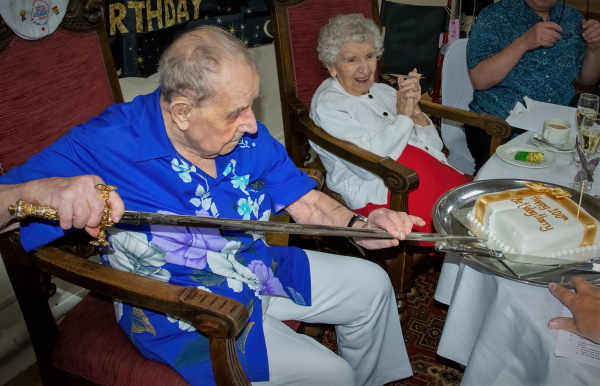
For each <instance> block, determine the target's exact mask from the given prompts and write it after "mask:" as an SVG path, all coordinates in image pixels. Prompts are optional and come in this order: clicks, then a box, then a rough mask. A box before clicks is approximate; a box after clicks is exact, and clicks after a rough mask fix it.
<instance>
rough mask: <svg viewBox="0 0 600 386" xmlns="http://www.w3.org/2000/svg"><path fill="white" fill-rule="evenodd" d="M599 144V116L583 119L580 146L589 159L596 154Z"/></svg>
mask: <svg viewBox="0 0 600 386" xmlns="http://www.w3.org/2000/svg"><path fill="white" fill-rule="evenodd" d="M599 142H600V121H599V120H598V116H595V117H593V118H590V117H589V116H585V117H583V118H582V121H581V127H580V131H579V144H580V146H581V150H583V151H584V152H585V155H586V156H587V158H588V159H590V157H591V156H592V155H594V153H596V149H597V148H598V143H599Z"/></svg>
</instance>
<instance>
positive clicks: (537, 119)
mask: <svg viewBox="0 0 600 386" xmlns="http://www.w3.org/2000/svg"><path fill="white" fill-rule="evenodd" d="M524 99H525V104H526V105H527V106H523V105H522V104H521V103H520V102H517V104H516V105H515V107H514V108H513V110H512V111H511V113H510V115H509V116H508V118H506V122H508V124H509V125H511V126H513V127H518V128H520V129H523V130H528V131H542V127H543V126H544V121H545V120H546V119H548V118H559V119H562V120H563V121H567V122H570V123H571V132H574V129H575V115H576V113H577V109H575V108H574V107H569V106H560V105H555V104H552V103H545V102H540V101H534V100H533V99H530V98H527V97H525V98H524Z"/></svg>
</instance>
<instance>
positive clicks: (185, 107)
mask: <svg viewBox="0 0 600 386" xmlns="http://www.w3.org/2000/svg"><path fill="white" fill-rule="evenodd" d="M169 108H170V110H171V117H172V119H173V122H175V124H176V125H177V127H179V129H180V130H183V131H185V130H187V129H188V126H189V118H190V113H191V111H192V103H191V102H190V100H189V99H187V98H186V97H181V96H178V97H175V98H174V99H173V100H172V101H171V103H170V104H169Z"/></svg>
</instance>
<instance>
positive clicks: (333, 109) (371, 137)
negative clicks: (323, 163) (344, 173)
mask: <svg viewBox="0 0 600 386" xmlns="http://www.w3.org/2000/svg"><path fill="white" fill-rule="evenodd" d="M392 92H394V91H393V90H392ZM356 109H360V110H359V111H354V110H356ZM350 111H352V112H353V114H355V116H356V118H354V116H352V115H351V114H350ZM371 114H372V112H370V111H368V110H366V109H365V108H364V107H363V106H361V105H360V104H352V103H351V102H350V101H349V99H348V97H345V96H343V95H341V94H339V93H334V92H325V93H323V94H321V95H320V96H319V100H318V101H317V103H316V104H314V106H313V108H312V110H311V118H312V119H313V120H314V121H315V123H316V124H317V125H319V126H320V127H322V128H323V130H325V131H326V132H327V133H329V134H331V135H332V136H334V137H336V138H339V139H342V140H344V141H348V142H351V143H353V144H355V145H356V146H359V147H361V148H363V149H365V150H368V151H370V152H373V153H375V154H377V155H380V156H382V157H388V156H391V157H394V156H395V157H398V156H399V155H400V154H402V151H403V150H404V148H405V147H406V144H407V143H408V140H409V138H410V135H411V132H412V128H413V122H412V120H411V119H410V118H408V117H406V116H396V118H395V120H394V121H393V122H392V123H390V124H389V125H386V126H384V127H377V126H376V125H374V124H373V125H370V126H368V127H366V126H364V125H363V122H364V121H366V119H367V118H368V117H369V116H371ZM339 161H340V162H341V163H342V164H344V166H345V167H346V168H347V169H348V170H350V171H351V172H352V173H353V174H355V175H356V176H358V177H360V178H362V179H364V180H367V181H370V180H374V179H375V178H378V177H377V176H375V175H374V174H372V173H370V172H368V171H366V170H365V169H363V168H361V167H359V166H356V165H354V164H352V163H350V162H347V161H345V160H343V159H341V158H340V159H339Z"/></svg>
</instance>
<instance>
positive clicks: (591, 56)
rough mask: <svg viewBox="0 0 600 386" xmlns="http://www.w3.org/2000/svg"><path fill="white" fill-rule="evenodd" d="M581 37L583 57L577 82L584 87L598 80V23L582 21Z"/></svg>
mask: <svg viewBox="0 0 600 386" xmlns="http://www.w3.org/2000/svg"><path fill="white" fill-rule="evenodd" d="M582 28H583V33H582V34H581V36H582V37H583V40H584V41H585V43H586V50H585V57H584V59H583V65H582V66H581V71H580V72H579V75H578V76H577V81H578V82H579V83H581V84H583V85H585V86H590V85H594V84H596V82H598V79H600V22H599V21H598V20H584V21H583V22H582Z"/></svg>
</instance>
